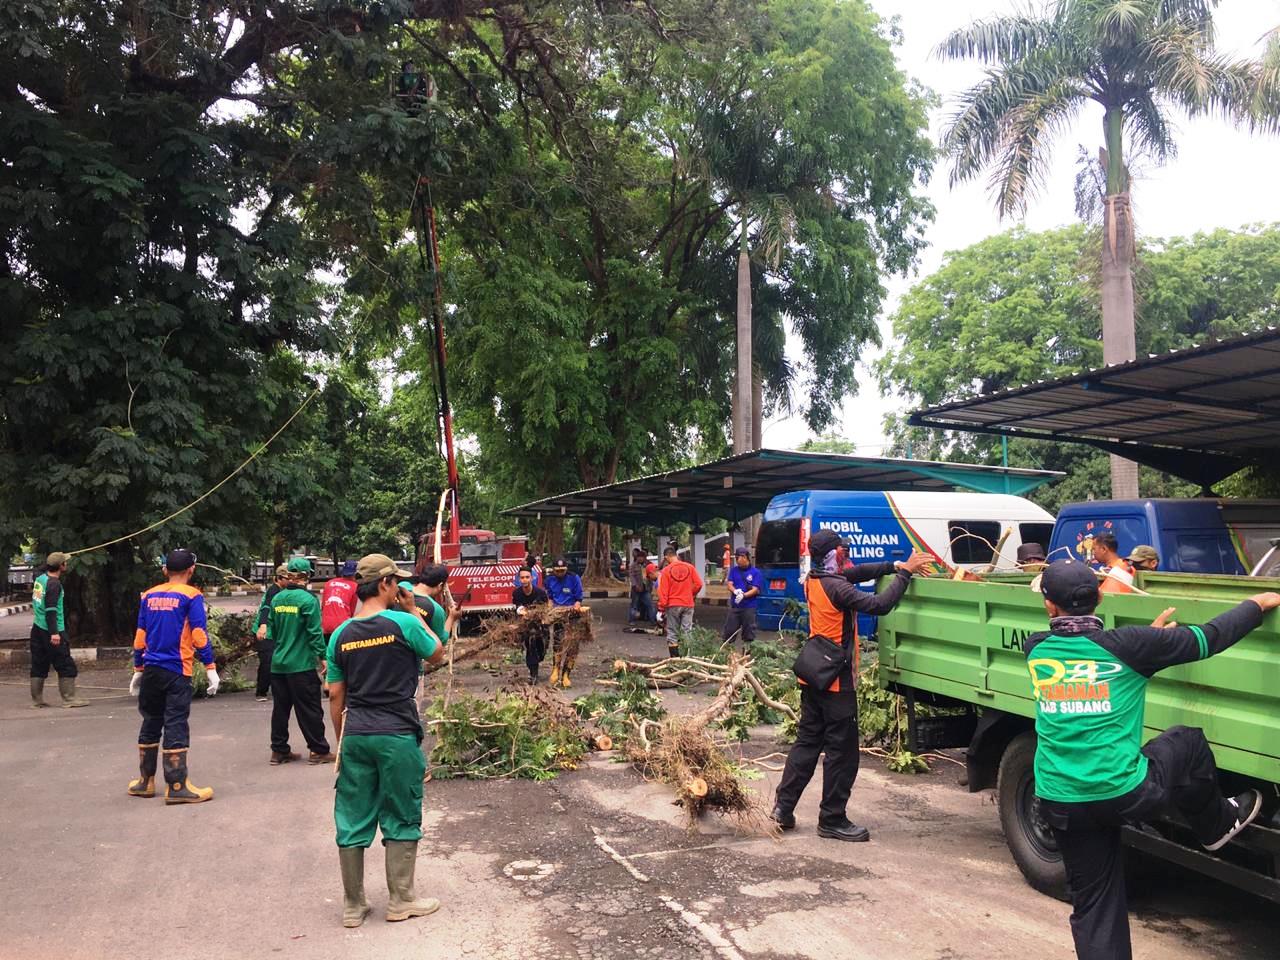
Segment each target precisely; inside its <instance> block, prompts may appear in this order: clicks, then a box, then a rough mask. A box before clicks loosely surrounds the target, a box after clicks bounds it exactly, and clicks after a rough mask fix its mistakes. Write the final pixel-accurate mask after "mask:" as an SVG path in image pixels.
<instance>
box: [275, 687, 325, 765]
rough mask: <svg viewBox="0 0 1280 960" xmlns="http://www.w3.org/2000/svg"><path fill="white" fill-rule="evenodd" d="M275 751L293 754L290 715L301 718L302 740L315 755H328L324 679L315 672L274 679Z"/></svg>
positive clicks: (299, 719)
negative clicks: (290, 747)
mask: <svg viewBox="0 0 1280 960" xmlns="http://www.w3.org/2000/svg"><path fill="white" fill-rule="evenodd" d="M271 701H272V702H271V751H272V753H288V752H289V712H290V711H291V710H292V711H293V715H294V716H295V717H297V718H298V729H300V730H301V731H302V739H303V740H305V741H306V742H307V747H308V748H309V749H310V750H311V752H312V753H328V752H329V741H328V740H326V739H325V736H324V708H323V707H322V706H321V702H320V677H319V676H318V675H317V674H316V672H315V671H314V670H303V671H301V672H299V673H273V674H272V675H271Z"/></svg>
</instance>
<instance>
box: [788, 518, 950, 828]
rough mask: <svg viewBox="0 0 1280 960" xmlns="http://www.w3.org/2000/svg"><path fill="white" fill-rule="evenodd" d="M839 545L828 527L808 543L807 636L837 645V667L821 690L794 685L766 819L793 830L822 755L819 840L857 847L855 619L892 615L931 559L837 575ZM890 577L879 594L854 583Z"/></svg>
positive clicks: (918, 558) (861, 566)
mask: <svg viewBox="0 0 1280 960" xmlns="http://www.w3.org/2000/svg"><path fill="white" fill-rule="evenodd" d="M840 542H841V540H840V537H839V535H838V534H836V533H835V532H833V531H831V530H819V531H818V532H817V533H815V534H814V535H813V536H812V537H811V538H810V540H809V558H810V563H811V568H810V573H809V575H808V577H806V578H805V582H804V595H805V599H806V600H807V601H808V603H809V636H810V638H813V637H825V638H827V639H828V640H830V641H832V642H834V643H838V644H839V645H840V646H841V647H843V648H844V651H845V661H844V666H843V667H842V668H841V670H840V673H839V675H838V676H837V677H836V679H835V680H834V681H833V682H832V684H831V686H830V687H828V688H827V689H826V690H814V689H813V688H811V687H810V686H809V685H808V684H806V683H805V682H804V681H803V680H801V681H800V683H801V687H800V722H799V724H798V726H797V730H796V742H795V744H794V745H793V746H792V747H791V751H790V752H789V753H788V754H787V763H786V766H785V767H784V768H783V771H782V780H781V781H780V782H779V783H778V791H777V796H776V802H775V804H774V808H773V813H772V814H770V817H771V819H773V820H774V822H776V823H777V824H778V826H779V827H781V828H782V829H783V830H792V829H794V828H795V825H796V818H795V814H794V811H795V808H796V804H797V803H798V802H799V801H800V795H801V794H802V793H803V792H804V788H805V787H806V786H808V784H809V780H810V779H811V778H812V777H813V772H814V770H815V769H816V768H817V766H818V756H819V754H826V758H825V759H824V760H823V763H822V803H821V805H820V806H819V808H818V810H819V813H818V836H820V837H824V838H826V839H828V840H848V841H852V842H858V841H863V840H870V839H871V833H870V832H869V831H868V830H867V828H866V827H860V826H858V825H857V824H855V823H852V822H850V820H849V817H848V815H847V812H846V808H847V806H848V803H849V794H850V793H851V792H852V790H853V781H854V780H855V779H856V778H857V776H858V760H859V755H858V695H857V673H858V662H859V650H858V614H859V613H865V614H868V615H870V616H873V617H878V616H883V615H884V614H886V613H888V612H889V611H890V610H892V609H893V608H894V607H895V606H896V605H897V603H898V601H899V600H901V599H902V595H903V593H905V592H906V589H907V584H909V583H910V582H911V577H912V576H913V575H914V574H917V573H920V572H921V571H923V570H925V569H926V568H928V567H929V565H930V564H931V563H933V557H931V556H930V555H929V554H927V553H920V552H918V551H917V552H913V553H912V554H911V556H910V558H908V559H907V560H905V561H895V562H893V563H864V564H859V565H857V566H854V567H851V568H849V570H847V571H846V572H845V573H840V572H839V571H838V570H837V564H838V563H839V558H838V555H837V550H836V548H837V547H838V546H839V545H840ZM889 574H896V576H894V578H893V580H892V581H891V582H890V583H889V586H887V587H886V588H885V589H884V590H882V591H881V592H880V593H875V594H872V593H867V592H866V591H864V590H859V589H858V587H857V586H856V584H858V583H860V582H862V581H864V580H873V579H877V578H879V577H882V576H888V575H889Z"/></svg>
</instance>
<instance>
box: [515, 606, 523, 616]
mask: <svg viewBox="0 0 1280 960" xmlns="http://www.w3.org/2000/svg"><path fill="white" fill-rule="evenodd" d="M516 613H518V614H520V616H522V617H523V616H524V607H516Z"/></svg>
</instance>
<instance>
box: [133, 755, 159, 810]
mask: <svg viewBox="0 0 1280 960" xmlns="http://www.w3.org/2000/svg"><path fill="white" fill-rule="evenodd" d="M159 759H160V744H158V743H140V744H138V774H139V775H138V779H137V780H130V781H129V796H131V797H154V796H155V795H156V761H157V760H159Z"/></svg>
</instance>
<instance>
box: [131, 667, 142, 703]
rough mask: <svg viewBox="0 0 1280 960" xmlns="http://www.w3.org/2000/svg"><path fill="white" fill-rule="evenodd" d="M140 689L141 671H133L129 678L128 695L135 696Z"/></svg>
mask: <svg viewBox="0 0 1280 960" xmlns="http://www.w3.org/2000/svg"><path fill="white" fill-rule="evenodd" d="M141 689H142V671H141V670H135V671H133V677H132V678H131V679H130V680H129V696H131V697H136V696H137V695H138V691H139V690H141Z"/></svg>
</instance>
